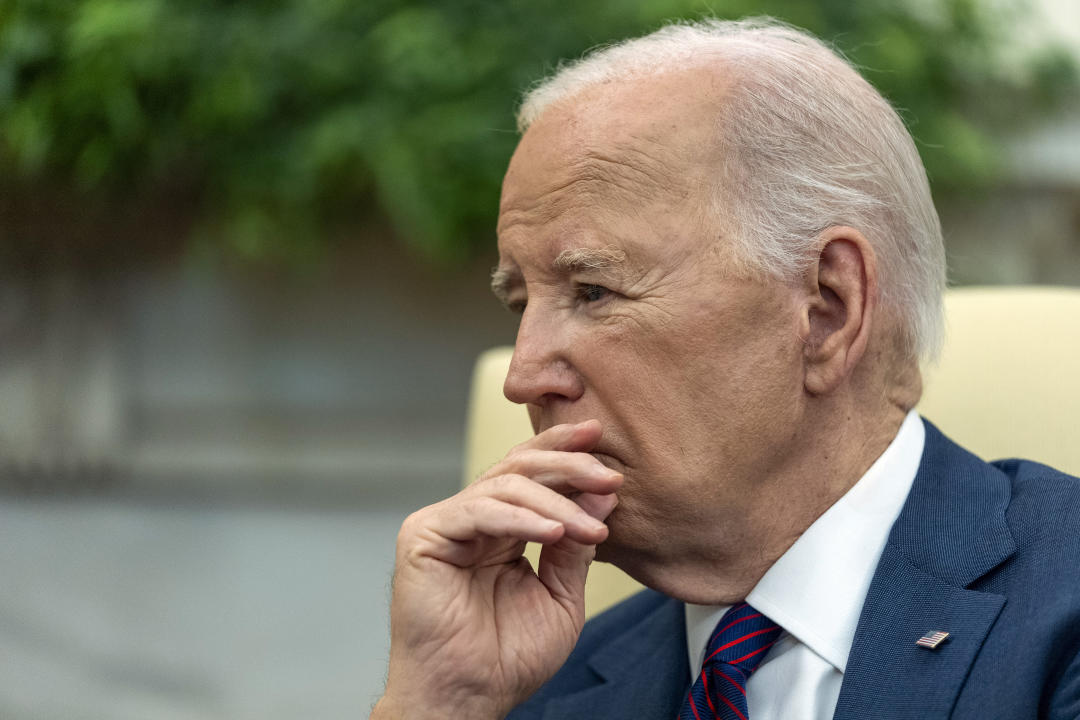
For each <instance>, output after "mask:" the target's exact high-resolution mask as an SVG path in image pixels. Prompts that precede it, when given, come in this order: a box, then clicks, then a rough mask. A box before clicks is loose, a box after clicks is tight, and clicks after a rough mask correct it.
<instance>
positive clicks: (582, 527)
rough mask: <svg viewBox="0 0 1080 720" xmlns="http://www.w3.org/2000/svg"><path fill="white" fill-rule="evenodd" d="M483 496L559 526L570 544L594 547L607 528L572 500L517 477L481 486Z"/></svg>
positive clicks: (526, 479) (519, 476) (503, 478)
mask: <svg viewBox="0 0 1080 720" xmlns="http://www.w3.org/2000/svg"><path fill="white" fill-rule="evenodd" d="M483 493H484V494H485V495H487V496H488V497H493V498H495V499H496V500H501V501H503V502H508V503H512V504H514V505H520V506H522V507H527V508H529V509H530V510H532V511H533V512H536V513H539V514H540V515H542V516H544V517H547V518H551V519H553V520H556V521H558V522H560V523H562V525H563V526H564V527H565V529H566V536H567V537H569V538H571V539H573V540H577V541H580V542H584V543H597V542H602V541H603V540H605V539H606V538H607V528H606V527H605V526H604V524H603V522H602V521H601V520H598V519H596V518H595V517H593V516H592V515H590V514H589V513H588V512H587V511H585V510H584V509H583V508H582V507H581V505H579V504H578V503H576V502H575V501H574V500H571V499H570V498H568V497H566V496H564V495H560V494H559V493H557V492H555V491H554V490H551V489H550V488H547V487H544V486H543V485H539V484H537V483H536V482H534V481H533V480H531V479H530V478H527V477H523V476H521V475H502V476H499V477H496V478H492V479H490V480H488V481H487V482H485V483H484V486H483Z"/></svg>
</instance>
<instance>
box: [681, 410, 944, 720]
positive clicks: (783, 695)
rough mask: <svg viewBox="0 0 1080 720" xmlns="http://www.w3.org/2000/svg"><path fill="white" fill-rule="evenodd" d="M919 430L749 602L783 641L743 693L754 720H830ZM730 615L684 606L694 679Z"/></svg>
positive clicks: (902, 440)
mask: <svg viewBox="0 0 1080 720" xmlns="http://www.w3.org/2000/svg"><path fill="white" fill-rule="evenodd" d="M925 440H926V429H925V428H924V427H923V424H922V420H921V419H920V418H919V416H918V414H917V413H916V412H915V411H914V410H912V411H911V412H909V413H908V415H907V417H906V418H905V419H904V422H903V424H902V425H901V426H900V430H899V432H897V434H896V437H895V438H894V439H893V441H892V443H891V444H890V445H889V447H887V448H886V449H885V452H884V453H882V454H881V457H879V458H878V459H877V460H876V461H875V462H874V464H873V465H871V466H870V469H869V470H867V471H866V474H864V475H863V476H862V477H861V478H860V479H859V481H858V482H857V483H856V484H855V485H854V486H853V487H852V488H851V489H850V490H849V491H848V492H847V493H846V494H845V495H844V496H843V497H841V498H840V499H839V500H837V501H836V503H835V504H834V505H833V506H832V507H830V508H829V509H828V510H826V511H825V513H824V514H823V515H822V516H821V517H819V518H818V519H817V520H816V521H815V522H814V524H813V525H811V526H810V527H809V528H808V529H807V531H806V532H805V533H803V534H802V536H801V537H800V538H799V539H798V540H796V541H795V544H794V545H792V546H791V547H790V548H788V551H787V552H786V553H784V554H783V555H782V556H780V559H779V560H777V561H776V563H775V564H773V566H772V567H771V568H769V571H768V572H766V573H765V575H764V577H762V578H761V580H760V581H759V582H758V584H757V585H756V586H755V587H754V589H753V590H751V591H750V594H749V595H747V597H746V602H748V603H749V604H750V605H752V606H753V607H754V608H755V609H757V610H758V611H759V612H762V613H764V614H765V615H766V616H768V617H769V618H771V619H772V620H773V621H775V622H776V623H777V624H779V625H780V626H781V627H782V628H784V633H783V634H782V635H781V637H780V640H779V641H778V642H777V643H776V644H775V645H773V646H772V648H770V650H769V654H768V655H766V657H765V660H764V661H763V662H762V663H761V665H759V666H758V669H757V671H756V672H755V673H754V674H753V675H752V676H750V680H749V681H748V682H747V685H746V702H747V708H748V709H749V711H750V715H749V717H750V718H751V720H801V719H802V718H806V719H807V720H809V719H810V718H813V719H814V720H828V718H831V717H832V716H833V712H834V711H835V710H836V701H837V698H838V697H839V696H840V683H841V682H843V679H844V667H845V665H846V663H847V657H848V653H849V652H850V651H851V643H852V640H853V639H854V637H855V626H856V625H857V624H858V622H859V613H860V612H862V606H863V602H864V601H865V600H866V593H867V590H869V588H870V580H871V578H872V577H873V576H874V570H875V569H876V568H877V564H878V560H879V559H880V558H881V553H882V551H883V550H884V549H885V542H886V540H887V539H888V536H889V530H890V529H891V528H892V525H893V523H894V522H895V521H896V518H897V516H899V514H900V509H901V508H902V507H903V505H904V501H905V499H906V498H907V495H908V492H909V491H910V490H911V484H912V483H913V482H914V480H915V473H916V472H917V471H918V468H919V461H920V459H921V458H922V452H923V444H924V442H925ZM727 609H728V608H727V607H717V606H715V605H690V604H687V606H686V638H687V643H686V645H687V649H688V650H689V653H690V671H691V674H692V675H693V677H692V678H691V681H693V680H694V679H696V677H697V675H698V672H699V671H700V670H701V662H702V660H703V658H704V656H705V646H706V645H707V644H708V642H709V636H710V634H711V633H712V631H713V629H714V628H715V627H716V624H717V623H718V622H719V621H720V618H721V617H722V616H723V614H724V613H725V612H726V611H727Z"/></svg>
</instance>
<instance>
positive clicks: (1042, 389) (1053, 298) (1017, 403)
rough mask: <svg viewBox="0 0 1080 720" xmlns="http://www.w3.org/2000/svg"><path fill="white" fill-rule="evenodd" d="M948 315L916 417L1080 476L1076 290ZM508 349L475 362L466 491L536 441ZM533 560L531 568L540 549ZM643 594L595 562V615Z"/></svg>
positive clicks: (969, 291)
mask: <svg viewBox="0 0 1080 720" xmlns="http://www.w3.org/2000/svg"><path fill="white" fill-rule="evenodd" d="M945 317H946V341H945V348H944V351H943V352H942V356H941V360H940V361H939V362H938V363H937V364H936V365H935V366H933V367H930V368H928V369H926V371H925V372H924V386H925V391H924V393H923V398H922V401H921V402H920V403H919V408H918V409H919V412H920V413H922V415H923V416H925V417H926V418H927V419H929V420H931V421H932V422H934V423H935V424H936V425H938V427H940V428H941V429H942V430H943V431H944V432H945V434H947V435H949V436H950V437H952V438H953V439H954V440H955V441H956V442H958V443H960V444H961V445H964V446H965V447H967V448H968V449H969V450H971V451H973V452H975V453H976V454H978V455H980V456H981V457H984V458H1000V457H1026V458H1030V459H1033V460H1038V461H1040V462H1044V463H1046V464H1048V465H1053V466H1055V467H1057V468H1059V469H1060V470H1063V471H1065V472H1069V473H1072V474H1074V475H1080V289H1076V288H1043V287H973V288H960V289H955V290H950V291H949V292H948V293H947V294H946V298H945ZM511 352H512V348H508V347H501V348H494V349H492V350H489V351H487V352H485V353H484V354H483V355H481V356H480V358H479V359H478V360H477V362H476V368H475V371H474V374H473V383H472V393H471V396H470V399H469V416H468V428H467V433H466V450H465V483H466V484H467V483H469V482H471V481H472V480H473V479H474V478H476V477H477V476H478V475H479V474H480V473H482V472H483V471H484V470H485V469H487V468H488V467H490V466H491V465H493V464H494V463H495V462H497V461H498V460H499V459H500V458H502V456H503V455H505V454H506V451H507V450H508V449H509V448H510V447H512V446H513V445H516V444H517V443H519V442H522V441H523V440H525V439H527V438H528V437H529V436H531V435H532V428H531V427H530V425H529V418H528V415H527V414H526V412H525V409H524V407H523V406H520V405H514V404H513V403H511V402H509V401H508V400H506V399H505V398H504V397H503V394H502V384H503V378H505V377H506V370H507V367H508V366H509V364H510V355H511ZM533 550H535V549H533ZM530 558H531V559H532V560H533V562H534V563H535V561H536V554H535V552H532V553H530ZM639 588H640V585H638V584H637V583H636V582H634V581H633V580H631V579H630V578H629V577H627V576H626V575H625V574H624V573H622V572H621V571H620V570H618V569H616V568H615V567H613V566H611V565H607V564H604V563H597V564H596V565H594V566H593V567H592V569H591V570H590V574H589V581H588V584H587V587H586V591H585V608H586V611H587V612H588V613H589V614H590V615H592V614H595V613H597V612H599V611H601V610H603V609H604V608H606V607H608V606H610V605H612V604H614V603H616V602H618V601H619V600H621V599H622V598H624V597H626V596H627V595H629V594H630V593H632V592H634V591H635V590H637V589H639Z"/></svg>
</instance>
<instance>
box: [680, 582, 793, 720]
mask: <svg viewBox="0 0 1080 720" xmlns="http://www.w3.org/2000/svg"><path fill="white" fill-rule="evenodd" d="M781 632H783V629H782V628H781V627H780V626H779V625H777V624H776V623H774V622H773V621H772V620H770V619H769V618H767V617H765V616H764V615H762V614H761V613H759V612H758V611H757V610H755V609H754V608H752V607H750V606H749V605H747V604H746V603H739V604H737V605H735V606H733V607H732V608H731V609H730V610H728V611H727V612H726V613H724V617H722V618H720V622H719V623H717V625H716V630H714V631H713V634H712V638H710V639H709V644H708V645H707V646H706V647H705V660H704V662H702V663H701V674H700V675H698V677H697V680H696V681H695V682H694V685H693V687H691V688H690V692H689V693H687V696H686V700H684V701H683V705H682V709H680V710H679V715H678V717H679V720H747V718H748V717H749V713H748V712H747V710H746V681H747V680H748V679H749V678H750V675H751V674H752V673H753V672H754V670H756V669H757V666H758V665H760V664H761V661H762V660H764V659H765V655H766V654H767V653H768V652H769V648H770V647H772V645H773V643H775V642H776V641H777V639H778V638H779V637H780V633H781Z"/></svg>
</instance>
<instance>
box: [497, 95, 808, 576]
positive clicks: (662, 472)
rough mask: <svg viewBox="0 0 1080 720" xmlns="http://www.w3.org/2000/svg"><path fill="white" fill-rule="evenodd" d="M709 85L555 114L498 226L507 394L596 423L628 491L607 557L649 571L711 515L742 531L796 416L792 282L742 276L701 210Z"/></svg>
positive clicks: (521, 156)
mask: <svg viewBox="0 0 1080 720" xmlns="http://www.w3.org/2000/svg"><path fill="white" fill-rule="evenodd" d="M698 83H700V79H697V80H691V79H690V78H680V77H679V76H677V75H676V76H665V77H661V78H654V79H651V80H646V81H637V82H635V83H634V84H633V85H632V86H629V85H621V86H617V87H611V86H603V87H600V88H598V89H595V90H587V91H585V93H584V94H582V95H581V96H579V97H578V98H576V99H575V100H574V101H573V102H572V103H569V104H564V105H556V106H554V107H552V108H549V109H548V110H547V111H546V112H545V113H544V114H543V115H542V116H541V117H540V118H539V119H538V120H537V122H536V123H535V124H534V125H533V126H532V127H531V128H530V129H529V131H528V132H527V133H526V134H525V136H524V138H523V139H522V141H521V143H520V145H519V146H518V149H517V151H516V152H515V154H514V157H513V159H512V161H511V163H510V168H509V170H508V172H507V175H506V179H505V182H504V185H503V195H502V203H501V209H500V217H499V227H498V233H499V256H500V260H499V270H498V271H497V273H496V280H495V284H496V291H497V294H500V295H501V296H502V297H503V299H504V301H505V302H506V303H507V304H508V305H509V306H510V307H511V308H512V309H515V310H518V311H520V312H521V313H522V315H521V325H520V328H519V330H518V337H517V343H516V345H515V349H514V358H513V361H512V363H511V367H510V372H509V374H508V376H507V378H506V384H505V388H504V390H505V393H506V395H507V397H508V398H510V399H511V400H513V401H515V402H520V403H527V404H528V408H529V413H530V416H531V418H532V422H533V427H534V429H535V430H537V431H541V430H543V429H545V428H548V427H550V426H552V425H556V424H559V423H567V422H579V421H583V420H587V419H590V418H596V419H598V420H599V421H600V422H601V423H602V425H603V438H602V440H601V442H600V444H599V446H598V448H597V451H596V453H594V454H595V455H596V456H597V457H598V458H599V459H600V460H601V461H602V462H603V463H605V464H606V465H608V466H609V467H612V468H615V469H617V470H619V471H621V472H622V473H623V474H624V475H625V477H626V481H625V484H624V486H623V488H622V489H621V490H620V491H619V499H620V504H619V506H618V507H617V508H616V510H615V512H614V513H613V514H612V516H611V518H610V519H609V525H610V527H611V536H610V540H609V541H608V542H607V543H605V545H604V546H603V547H601V552H600V556H601V557H602V558H603V559H607V560H612V561H614V562H617V563H618V564H619V565H620V566H622V567H624V569H627V570H628V571H630V572H631V574H634V575H635V576H637V577H638V578H639V579H648V573H649V571H648V570H647V569H646V568H647V567H649V566H652V565H653V564H655V563H656V562H670V561H671V558H672V556H677V554H678V553H680V552H686V551H690V550H691V549H692V547H693V541H694V538H695V537H700V533H699V532H698V533H695V532H694V527H695V526H697V527H699V528H700V523H702V522H710V523H717V522H718V523H723V524H726V525H727V526H728V527H729V528H730V531H731V534H732V535H733V536H735V537H733V541H736V540H737V536H739V535H742V534H744V530H745V528H746V527H747V526H746V525H745V523H752V522H755V518H756V517H757V515H759V514H760V513H761V512H762V510H761V507H760V502H759V501H760V499H761V498H760V496H761V494H762V492H765V493H767V492H768V484H767V478H768V477H769V476H770V473H771V471H772V470H773V469H774V468H776V467H778V466H779V464H782V463H783V462H784V461H785V460H786V459H787V453H788V450H789V449H790V448H791V446H792V443H793V437H794V435H795V434H797V433H796V429H797V418H798V416H799V412H800V410H801V398H802V375H801V357H802V354H801V344H800V342H799V340H798V333H797V326H798V311H797V305H796V301H795V293H794V290H793V289H792V288H789V287H787V286H784V285H781V284H779V283H776V282H775V281H770V280H752V279H747V278H739V277H736V275H735V273H733V272H732V271H731V269H730V263H729V262H728V261H727V260H725V258H726V256H727V255H726V248H725V244H724V243H725V241H724V233H725V228H723V227H717V225H718V222H717V221H716V220H715V219H714V216H713V215H712V214H711V213H708V212H706V210H705V207H706V205H707V202H708V198H709V196H710V194H711V188H712V185H710V174H711V173H710V168H711V167H713V166H714V165H715V163H716V162H718V160H719V159H718V158H716V157H713V155H715V153H713V152H711V151H710V150H709V148H711V147H713V146H714V143H713V142H711V140H710V135H711V133H712V132H714V130H713V127H714V124H713V121H712V118H713V117H715V101H714V100H712V99H710V98H709V97H707V95H708V94H707V93H706V94H705V95H706V97H702V95H703V94H702V93H701V92H700V86H699V84H698ZM717 92H719V91H717ZM635 571H636V572H635Z"/></svg>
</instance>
